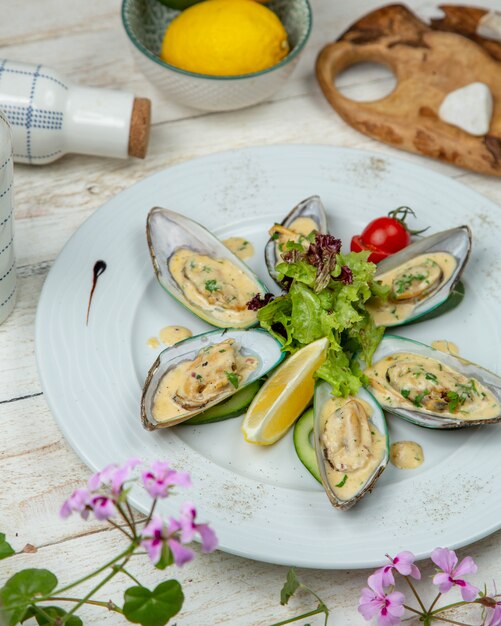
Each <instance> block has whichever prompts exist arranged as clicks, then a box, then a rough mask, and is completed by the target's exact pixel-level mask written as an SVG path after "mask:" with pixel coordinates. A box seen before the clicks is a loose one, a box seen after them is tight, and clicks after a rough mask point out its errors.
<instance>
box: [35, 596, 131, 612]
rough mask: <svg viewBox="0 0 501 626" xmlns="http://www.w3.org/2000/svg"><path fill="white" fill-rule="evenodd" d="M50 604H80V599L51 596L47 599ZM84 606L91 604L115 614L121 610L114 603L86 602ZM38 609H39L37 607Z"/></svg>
mask: <svg viewBox="0 0 501 626" xmlns="http://www.w3.org/2000/svg"><path fill="white" fill-rule="evenodd" d="M47 600H50V601H51V602H53V601H54V602H80V600H81V598H65V597H61V598H60V597H57V596H51V597H50V598H47ZM85 604H92V605H93V606H102V607H103V608H105V609H109V610H110V611H115V613H122V612H123V611H122V609H121V608H120V607H118V606H117V605H116V604H115V603H114V602H102V601H101V600H86V601H85ZM38 608H40V607H38Z"/></svg>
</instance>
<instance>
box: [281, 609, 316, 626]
mask: <svg viewBox="0 0 501 626" xmlns="http://www.w3.org/2000/svg"><path fill="white" fill-rule="evenodd" d="M319 613H325V611H324V609H323V608H318V609H315V610H314V611H309V612H308V613H303V614H302V615H296V617H290V618H289V619H286V620H284V621H283V622H275V623H274V624H270V626H284V624H292V622H298V621H299V620H300V619H304V618H305V617H311V616H312V615H318V614H319ZM325 617H326V621H325V624H327V615H326V616H325Z"/></svg>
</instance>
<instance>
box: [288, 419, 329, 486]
mask: <svg viewBox="0 0 501 626" xmlns="http://www.w3.org/2000/svg"><path fill="white" fill-rule="evenodd" d="M312 435H313V408H311V409H307V410H306V411H305V412H304V413H303V414H302V415H301V417H300V418H299V419H298V421H297V422H296V424H295V426H294V436H293V438H294V448H296V453H297V455H298V457H299V460H300V461H301V463H302V464H303V465H304V466H305V467H306V469H307V470H308V471H309V472H310V474H311V475H312V476H313V478H315V479H316V480H318V482H319V483H322V480H321V479H320V472H319V471H318V463H317V455H316V453H315V448H314V447H313V446H312V445H311V438H312Z"/></svg>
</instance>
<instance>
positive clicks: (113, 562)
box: [40, 546, 134, 600]
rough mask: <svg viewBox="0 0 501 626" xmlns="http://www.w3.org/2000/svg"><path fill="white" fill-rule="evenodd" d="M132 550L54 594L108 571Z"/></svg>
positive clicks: (131, 548)
mask: <svg viewBox="0 0 501 626" xmlns="http://www.w3.org/2000/svg"><path fill="white" fill-rule="evenodd" d="M133 549H134V548H133V547H132V546H129V547H128V548H127V550H125V551H124V552H122V553H121V554H119V555H118V556H116V557H115V558H114V559H112V560H111V561H108V563H105V565H103V566H102V567H100V568H99V569H97V570H96V571H95V572H92V573H91V574H87V576H84V577H83V578H79V579H78V580H76V581H75V582H74V583H70V584H69V585H66V587H61V589H58V590H57V591H55V592H54V593H58V594H59V593H63V592H64V591H67V590H68V589H72V588H73V587H76V586H77V585H80V584H81V583H83V582H85V581H86V580H89V579H90V578H94V576H97V575H98V574H100V573H101V572H104V570H105V569H108V567H111V566H112V565H114V564H115V563H116V562H117V561H119V560H120V559H123V557H125V556H128V554H129V553H130V552H131V551H132V550H133ZM40 600H45V598H40Z"/></svg>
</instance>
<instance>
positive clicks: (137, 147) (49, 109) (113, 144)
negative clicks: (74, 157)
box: [0, 59, 151, 165]
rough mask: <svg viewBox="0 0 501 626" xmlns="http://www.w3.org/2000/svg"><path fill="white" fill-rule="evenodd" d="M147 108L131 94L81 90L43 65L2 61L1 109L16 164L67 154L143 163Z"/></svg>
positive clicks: (0, 74)
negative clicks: (137, 158)
mask: <svg viewBox="0 0 501 626" xmlns="http://www.w3.org/2000/svg"><path fill="white" fill-rule="evenodd" d="M150 108H151V105H150V101H149V100H148V99H147V98H135V97H134V95H133V94H132V93H127V92H122V91H116V90H113V89H102V88H95V87H79V86H77V85H73V84H72V83H71V82H69V81H68V80H67V79H66V78H65V77H64V76H61V75H60V74H59V73H58V72H56V71H54V70H52V69H50V68H48V67H45V66H43V65H30V64H26V63H15V62H13V61H8V60H1V59H0V109H2V110H3V111H4V113H5V115H6V117H7V119H8V120H9V123H10V125H11V128H12V144H13V150H14V160H15V161H18V162H20V163H30V164H33V165H41V164H43V163H50V162H52V161H55V160H56V159H58V158H59V157H61V156H63V155H64V154H67V153H78V154H91V155H97V156H106V157H116V158H126V157H128V156H135V157H139V158H144V156H145V154H146V149H147V146H148V139H149V130H150Z"/></svg>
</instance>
